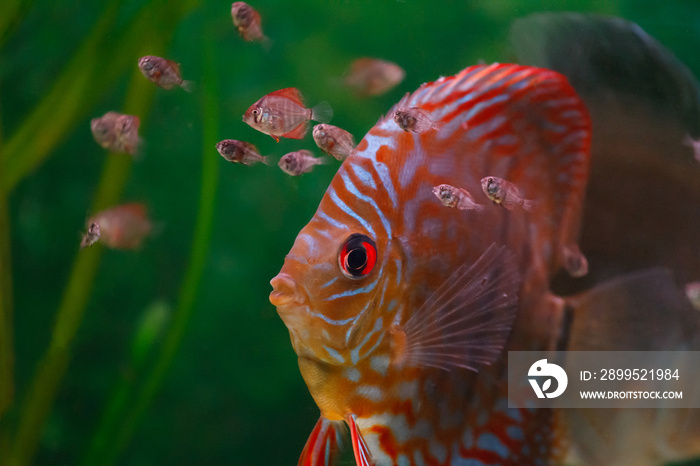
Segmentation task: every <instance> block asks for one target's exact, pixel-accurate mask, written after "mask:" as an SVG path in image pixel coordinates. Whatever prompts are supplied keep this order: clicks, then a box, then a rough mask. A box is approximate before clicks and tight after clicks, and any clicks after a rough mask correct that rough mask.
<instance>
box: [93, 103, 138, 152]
mask: <svg viewBox="0 0 700 466" xmlns="http://www.w3.org/2000/svg"><path fill="white" fill-rule="evenodd" d="M140 123H141V120H140V119H139V117H137V116H135V115H122V114H120V113H116V112H107V113H105V114H104V115H103V116H102V117H100V118H93V119H92V120H91V121H90V129H91V131H92V136H93V137H94V138H95V141H96V142H97V143H98V144H99V145H100V146H102V147H103V148H105V149H108V150H109V151H110V152H125V153H127V154H131V155H134V154H135V153H136V152H137V149H138V147H139V145H140V144H141V139H140V138H139V135H138V130H139V125H140Z"/></svg>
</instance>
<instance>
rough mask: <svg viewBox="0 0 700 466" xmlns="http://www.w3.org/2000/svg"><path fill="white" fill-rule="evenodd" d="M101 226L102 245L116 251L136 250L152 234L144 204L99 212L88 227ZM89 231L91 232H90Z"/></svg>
mask: <svg viewBox="0 0 700 466" xmlns="http://www.w3.org/2000/svg"><path fill="white" fill-rule="evenodd" d="M93 224H97V225H99V238H100V241H101V242H102V244H104V245H105V246H107V247H110V248H114V249H136V248H138V247H139V246H141V243H142V242H143V240H144V238H145V237H146V236H148V235H149V234H150V233H151V230H152V224H151V221H150V220H149V219H148V215H147V213H146V207H145V206H144V205H143V204H139V203H131V204H122V205H118V206H115V207H112V208H110V209H107V210H103V211H101V212H98V213H97V214H95V215H94V216H92V217H90V218H89V219H88V221H87V225H89V226H90V227H89V228H91V226H92V225H93ZM88 231H89V230H88Z"/></svg>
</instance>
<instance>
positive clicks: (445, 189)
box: [433, 184, 484, 210]
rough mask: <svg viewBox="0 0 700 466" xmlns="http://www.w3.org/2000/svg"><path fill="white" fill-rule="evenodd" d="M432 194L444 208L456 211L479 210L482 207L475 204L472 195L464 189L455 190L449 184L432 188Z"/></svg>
mask: <svg viewBox="0 0 700 466" xmlns="http://www.w3.org/2000/svg"><path fill="white" fill-rule="evenodd" d="M433 194H435V197H437V198H438V199H439V200H440V202H442V205H444V206H445V207H454V208H456V209H457V210H470V209H476V210H481V209H483V208H484V206H483V205H481V204H477V203H476V202H475V201H474V198H473V197H472V195H471V194H470V193H469V191H467V190H466V189H462V188H455V187H454V186H450V185H449V184H441V185H439V186H435V187H434V188H433Z"/></svg>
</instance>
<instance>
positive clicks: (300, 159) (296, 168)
mask: <svg viewBox="0 0 700 466" xmlns="http://www.w3.org/2000/svg"><path fill="white" fill-rule="evenodd" d="M323 163H325V162H324V161H323V159H321V158H316V157H314V155H313V153H312V152H311V151H310V150H305V149H302V150H298V151H296V152H290V153H289V154H285V155H283V156H282V158H281V159H280V161H279V163H278V165H279V167H280V168H281V169H282V171H283V172H285V173H287V174H289V175H292V176H299V175H301V174H302V173H308V172H310V171H311V170H312V169H313V168H314V166H315V165H322V164H323Z"/></svg>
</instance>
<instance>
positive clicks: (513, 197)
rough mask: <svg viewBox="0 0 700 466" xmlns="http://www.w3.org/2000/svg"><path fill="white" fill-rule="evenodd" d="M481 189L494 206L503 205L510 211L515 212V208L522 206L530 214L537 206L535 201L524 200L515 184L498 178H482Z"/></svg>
mask: <svg viewBox="0 0 700 466" xmlns="http://www.w3.org/2000/svg"><path fill="white" fill-rule="evenodd" d="M481 189H483V190H484V194H486V196H487V197H488V198H489V199H491V200H492V201H493V203H494V204H497V205H502V206H503V207H505V208H506V209H508V210H513V207H515V206H522V208H523V209H525V210H527V211H528V212H530V211H532V208H533V207H534V206H535V203H534V201H529V200H527V199H523V197H522V196H521V195H520V191H519V190H518V188H516V187H515V185H514V184H513V183H511V182H510V181H506V180H504V179H503V178H498V177H497V176H487V177H485V178H482V179H481Z"/></svg>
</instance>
